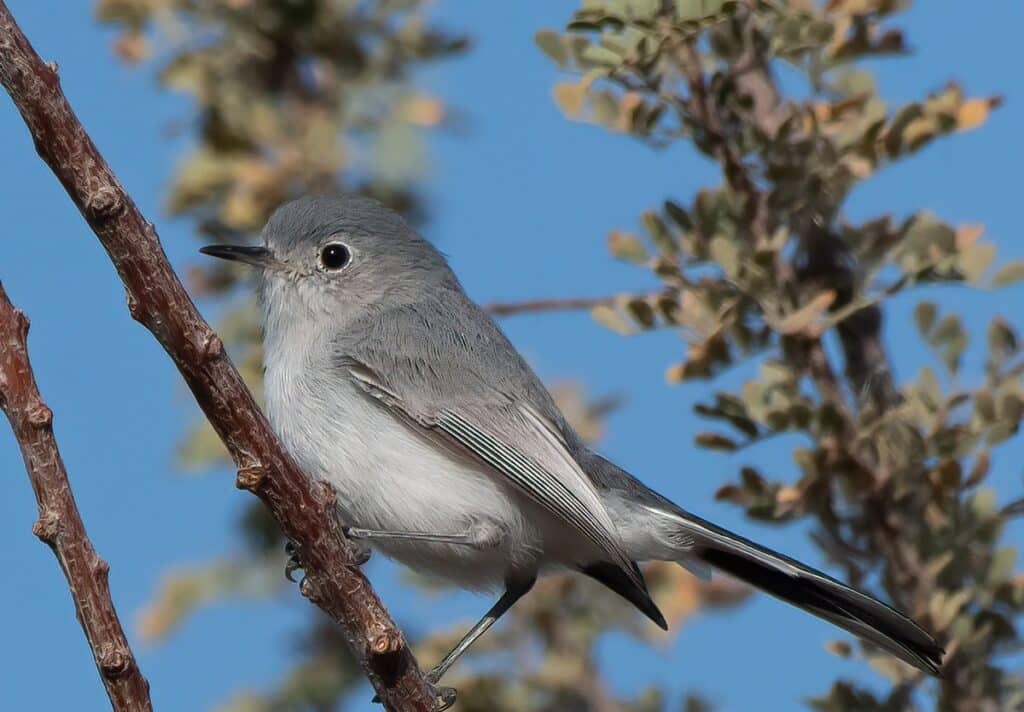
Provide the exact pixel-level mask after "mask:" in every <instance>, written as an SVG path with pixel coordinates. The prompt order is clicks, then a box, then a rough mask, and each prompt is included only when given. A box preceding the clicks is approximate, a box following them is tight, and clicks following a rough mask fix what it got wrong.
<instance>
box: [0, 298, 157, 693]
mask: <svg viewBox="0 0 1024 712" xmlns="http://www.w3.org/2000/svg"><path fill="white" fill-rule="evenodd" d="M27 335H28V319H26V318H25V316H24V315H23V314H22V313H21V312H20V311H18V310H17V309H15V308H14V306H13V305H12V304H11V303H10V301H9V300H8V299H7V294H6V293H5V292H4V288H3V285H2V284H0V408H3V411H4V413H6V414H7V419H8V420H9V421H10V422H11V429H12V430H13V431H14V437H15V438H16V439H17V440H18V445H19V447H20V448H21V455H22V457H23V458H24V459H25V470H26V471H27V472H28V479H29V481H30V482H31V483H32V491H33V492H35V495H36V503H37V504H38V505H39V520H38V521H36V523H35V524H33V525H32V533H33V534H35V535H36V536H37V537H39V538H40V539H41V540H42V541H43V542H45V543H46V544H47V545H49V547H50V549H52V550H53V553H54V556H56V557H57V562H58V563H59V564H60V568H61V571H63V572H64V578H66V579H67V582H68V588H69V589H70V590H71V599H72V600H73V601H74V603H75V613H76V615H77V616H78V621H79V623H81V624H82V630H84V631H85V637H86V640H88V641H89V647H90V648H91V649H92V657H93V660H95V662H96V668H97V669H98V670H99V673H100V679H101V680H102V681H103V685H104V687H106V688H107V696H108V697H110V704H111V705H112V706H113V708H114V710H115V712H150V711H151V710H152V709H153V705H152V704H151V703H150V700H149V683H148V682H146V678H144V677H143V676H142V672H141V671H140V670H139V666H138V664H137V663H136V662H135V656H134V655H133V654H132V650H131V648H130V647H129V645H128V639H127V638H126V637H125V634H124V630H123V629H122V628H121V622H120V621H119V620H118V618H117V611H116V610H115V609H114V603H113V601H111V599H110V586H109V583H108V581H107V574H108V572H109V571H110V566H108V565H107V562H106V561H104V560H103V559H101V558H100V557H99V555H98V554H97V553H96V550H95V549H94V548H93V546H92V542H90V541H89V536H88V535H87V534H86V532H85V525H84V524H82V518H81V516H80V515H79V513H78V507H77V506H76V505H75V497H74V495H73V494H72V492H71V484H70V483H69V482H68V475H67V471H66V470H65V469H64V462H63V461H62V460H61V457H60V452H59V451H58V449H57V440H56V439H55V438H54V436H53V427H52V423H53V413H52V412H51V411H50V409H49V408H48V407H46V404H45V403H43V398H42V396H40V395H39V388H38V387H37V385H36V379H35V376H34V375H33V374H32V365H31V364H30V363H29V360H28V347H27V345H26V336H27Z"/></svg>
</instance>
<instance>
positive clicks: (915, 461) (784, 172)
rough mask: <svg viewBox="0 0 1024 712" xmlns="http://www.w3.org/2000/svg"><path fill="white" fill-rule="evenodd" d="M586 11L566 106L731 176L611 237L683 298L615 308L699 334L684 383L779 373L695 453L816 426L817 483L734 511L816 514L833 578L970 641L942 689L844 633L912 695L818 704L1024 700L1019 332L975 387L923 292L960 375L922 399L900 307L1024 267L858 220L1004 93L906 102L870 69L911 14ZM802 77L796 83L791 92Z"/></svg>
mask: <svg viewBox="0 0 1024 712" xmlns="http://www.w3.org/2000/svg"><path fill="white" fill-rule="evenodd" d="M582 5H583V6H582V9H580V10H578V11H577V12H575V13H574V14H573V16H572V18H571V19H570V21H569V22H568V24H567V26H566V28H565V29H564V30H563V31H554V30H542V31H540V32H538V33H537V35H536V42H537V44H538V46H539V47H540V49H541V50H542V51H543V52H545V53H546V54H547V55H548V56H549V57H550V58H551V59H552V60H554V61H555V62H556V63H557V64H558V66H559V67H560V68H561V69H562V70H564V71H565V72H566V73H567V74H568V75H569V78H568V79H567V80H565V81H562V82H560V83H558V84H557V85H556V86H555V88H554V100H555V102H556V103H557V104H558V106H559V107H560V108H561V109H562V111H563V112H564V113H565V114H566V115H567V116H568V117H570V118H572V119H577V120H582V121H588V122H593V123H596V124H599V125H602V126H604V127H606V128H607V129H609V130H610V131H614V132H620V133H628V134H630V135H632V136H635V137H636V138H638V139H639V140H641V141H643V142H645V143H648V144H651V145H654V146H666V145H669V144H671V143H673V142H676V141H680V140H682V141H687V142H689V143H690V144H691V145H692V146H693V147H694V148H696V150H697V151H699V152H700V153H701V154H703V155H704V156H706V157H707V158H708V159H710V160H711V161H713V162H714V164H716V165H717V166H718V167H719V168H720V170H721V174H722V177H723V182H722V183H721V184H720V185H717V186H713V187H708V188H705V189H702V190H700V191H699V192H698V193H697V194H696V195H695V196H693V197H692V198H691V199H690V200H689V201H684V200H665V201H663V202H661V203H660V204H659V205H657V206H655V207H653V208H652V209H650V210H648V211H646V212H645V213H644V214H643V215H641V216H640V220H639V222H640V226H641V228H642V229H641V230H640V231H638V232H637V233H633V232H629V231H624V230H613V231H611V232H610V233H609V235H608V247H609V249H610V251H611V252H612V254H613V255H614V256H616V257H618V258H620V259H622V260H626V261H629V262H632V263H635V264H637V265H641V266H645V267H646V268H648V269H650V270H651V272H652V273H653V274H654V275H655V276H656V277H657V279H658V280H659V281H660V283H661V285H662V287H661V289H659V290H658V291H656V292H655V293H652V294H642V295H633V296H628V295H627V296H622V297H619V298H617V299H616V300H615V301H614V302H613V303H611V304H603V305H601V306H599V307H598V308H596V309H595V310H594V318H595V319H597V320H598V321H600V322H601V323H603V324H605V325H607V326H609V327H611V328H614V329H616V330H617V331H620V332H623V333H635V332H640V331H645V330H651V329H658V328H672V329H676V330H678V331H679V332H680V333H681V335H682V336H683V338H684V339H685V342H686V352H685V355H684V356H683V358H682V359H681V360H680V362H679V363H676V364H674V365H672V366H670V367H669V368H668V370H667V378H668V380H669V381H670V382H673V383H676V382H684V381H685V382H689V381H694V380H698V379H713V378H714V377H715V376H717V375H719V374H720V373H722V372H723V371H724V370H726V369H729V368H732V367H734V366H736V365H741V364H745V365H746V367H747V368H748V369H750V370H756V375H755V376H754V377H753V378H750V379H749V380H747V381H746V382H745V383H743V384H742V387H739V388H736V389H733V390H720V391H717V392H714V393H713V394H712V395H711V397H710V398H709V399H708V400H707V402H704V403H701V404H699V405H698V406H697V408H696V410H697V412H698V414H700V415H701V416H703V417H705V418H707V419H709V420H710V421H711V422H712V423H713V424H714V425H715V426H716V427H715V429H714V430H711V431H709V432H705V433H700V434H698V435H697V436H696V443H697V445H699V446H701V447H705V448H710V449H713V450H721V451H726V452H730V453H735V452H737V451H742V450H743V449H744V448H747V447H751V446H754V445H756V444H757V443H758V442H760V441H762V440H764V439H765V438H769V437H773V436H776V435H791V436H794V437H796V438H797V439H798V440H799V441H800V442H801V445H800V446H799V447H797V448H795V449H794V451H793V461H794V464H795V475H794V477H792V478H790V479H788V480H776V479H773V478H769V477H767V476H766V475H765V474H763V473H761V472H760V471H759V470H758V469H757V468H756V467H755V466H746V467H743V468H742V470H741V472H740V476H739V478H738V479H737V480H736V481H735V482H731V483H728V484H725V485H724V486H722V487H721V488H720V489H719V491H718V497H719V498H720V499H722V500H726V501H729V502H732V503H735V504H736V505H738V506H740V507H743V508H744V509H745V511H746V512H747V514H748V515H749V516H751V517H754V518H756V519H759V520H763V521H768V522H777V523H782V522H787V521H791V520H795V519H801V518H803V519H809V520H810V521H811V522H812V523H813V526H814V530H813V537H814V540H815V542H816V543H817V544H818V545H819V546H820V548H821V550H822V552H823V554H824V555H825V557H826V558H827V560H828V561H829V562H830V563H831V564H833V565H834V566H838V567H840V569H841V570H842V571H843V572H844V574H845V577H846V578H847V579H848V580H850V581H851V582H852V583H853V584H854V585H858V586H861V587H865V588H869V589H870V588H874V589H876V592H877V593H879V594H880V595H882V596H883V597H884V598H887V599H889V600H891V601H892V602H893V603H894V604H895V605H896V607H898V608H900V609H901V610H904V611H906V612H908V613H909V614H910V615H912V616H913V617H914V618H915V619H917V620H918V621H920V622H921V623H922V624H923V625H924V626H925V627H926V628H928V629H929V630H931V631H932V632H934V633H935V634H937V636H938V637H939V638H940V640H941V641H942V642H943V643H944V644H945V645H946V647H947V649H948V652H949V656H948V662H947V664H946V666H945V669H944V677H943V679H942V680H941V681H939V682H938V683H931V682H930V681H928V680H926V679H922V676H921V675H920V674H919V673H917V672H915V671H913V670H911V669H910V668H909V667H907V666H905V665H903V664H902V663H899V662H897V661H896V660H894V659H893V658H891V657H890V656H888V655H886V654H884V653H881V652H880V651H877V650H874V649H870V648H869V647H867V646H860V647H858V648H854V647H853V645H851V643H850V642H848V641H837V642H835V643H832V644H830V645H829V649H830V650H831V651H832V652H834V653H835V654H837V655H841V656H844V657H849V656H854V655H857V656H859V657H862V658H864V659H866V660H867V661H868V662H869V663H870V665H871V666H872V667H873V668H874V669H875V670H876V671H877V672H878V673H880V674H881V675H883V676H884V677H885V678H886V679H887V680H888V681H889V682H890V683H891V688H890V689H889V690H888V691H886V692H884V693H878V692H877V690H875V691H872V690H869V689H864V688H861V687H860V686H859V685H855V684H853V683H850V682H846V681H840V682H837V683H836V684H835V685H834V686H833V687H832V688H831V689H830V690H828V691H827V692H825V693H824V694H823V695H821V696H820V697H817V698H815V699H814V700H812V701H811V705H812V706H813V707H814V708H816V709H821V710H835V711H840V710H843V711H845V710H879V711H881V710H887V711H894V710H912V709H917V708H918V704H920V701H921V697H920V696H915V693H914V691H915V689H916V688H917V687H919V686H921V687H925V688H927V689H928V690H929V691H930V692H933V693H934V695H935V697H936V705H937V707H938V708H939V709H942V710H1009V709H1022V708H1024V681H1022V680H1021V678H1020V677H1019V676H1016V675H1014V674H1012V673H1011V672H1010V671H1008V670H1007V669H1006V668H1005V663H1004V661H1005V660H1006V657H1005V656H1006V655H1007V654H1010V653H1013V652H1016V651H1019V650H1020V647H1021V641H1020V636H1019V634H1018V632H1017V624H1018V621H1019V616H1020V614H1021V612H1022V610H1024V575H1022V574H1021V573H1019V572H1018V573H1015V564H1016V556H1017V550H1016V547H1015V546H1012V545H1009V546H1007V545H1006V544H1005V542H1004V540H1003V536H1002V532H1003V528H1004V526H1005V524H1006V522H1007V521H1008V520H1009V519H1010V518H1011V517H1014V516H1017V515H1020V514H1022V513H1024V501H1022V500H1014V501H1010V502H1007V503H1004V504H1000V503H999V502H998V499H999V498H998V497H997V494H996V492H994V491H993V489H992V488H991V487H989V486H986V478H987V476H988V473H989V470H990V462H991V459H992V457H993V449H994V448H995V447H996V446H997V445H998V444H999V443H1000V442H1002V441H1004V440H1006V439H1007V438H1009V437H1011V436H1013V435H1014V434H1016V433H1017V431H1018V429H1019V426H1020V420H1021V416H1022V414H1024V384H1022V382H1021V373H1022V371H1024V353H1022V349H1021V344H1020V340H1019V337H1018V334H1017V332H1016V330H1015V329H1014V327H1013V326H1012V325H1011V324H1010V323H1009V322H1008V321H1006V320H1004V319H1001V318H996V319H995V320H993V321H992V323H991V324H990V325H989V326H988V330H987V344H986V346H987V354H988V355H987V359H986V362H985V366H984V371H983V373H981V374H965V373H963V372H962V371H961V365H962V361H963V355H964V352H965V351H966V349H967V347H968V342H969V336H968V332H967V330H966V328H965V325H964V324H963V323H962V321H961V319H960V318H959V317H958V316H957V315H956V313H954V312H944V311H943V310H942V309H941V308H940V306H939V305H937V304H935V303H934V302H931V301H921V302H920V303H919V304H918V306H917V308H916V310H915V314H914V315H915V320H916V323H917V328H918V331H919V336H920V338H921V340H922V341H923V342H924V343H926V344H927V345H928V346H929V347H930V348H931V349H932V351H933V352H934V355H935V362H936V366H931V365H924V366H922V367H921V368H920V371H919V372H918V374H917V377H916V378H915V379H913V380H911V381H909V382H907V383H904V384H899V385H897V384H896V383H895V382H894V380H893V376H892V373H891V371H890V367H889V358H888V354H887V351H886V345H885V343H884V341H883V338H882V318H883V311H882V307H883V306H884V304H885V303H886V301H887V300H888V299H890V298H891V297H893V296H895V295H897V294H901V293H904V292H906V291H908V290H910V289H912V288H915V287H920V286H924V285H934V284H958V285H964V286H972V287H980V288H991V287H998V286H1002V285H1005V284H1009V283H1012V282H1016V281H1019V280H1021V279H1024V265H1022V264H1021V263H1019V262H1011V263H1004V264H1003V265H1001V266H999V267H993V260H994V257H995V248H994V245H992V243H990V242H986V241H984V240H982V239H981V236H982V233H983V229H982V227H981V226H979V225H960V226H955V225H950V224H948V223H947V222H945V221H944V220H942V219H941V218H940V217H939V216H936V215H933V214H930V213H927V212H920V213H916V214H913V215H910V216H907V217H905V218H899V219H898V218H894V217H892V216H890V215H880V216H878V217H876V218H873V219H870V220H867V221H863V222H852V221H850V220H848V219H847V218H845V217H844V215H843V205H844V202H845V200H846V198H847V196H848V195H849V194H850V192H851V190H852V189H853V188H854V187H855V186H856V185H857V184H858V183H859V182H861V181H863V180H865V179H867V178H869V177H871V176H872V175H873V174H874V173H875V172H876V171H878V170H879V169H881V168H883V167H884V166H886V165H888V164H890V163H893V162H895V161H900V160H903V159H906V158H908V157H910V156H912V155H913V154H914V153H915V152H917V151H919V150H921V149H922V148H924V147H925V146H927V145H928V144H929V143H930V142H931V141H934V140H938V139H940V138H943V137H945V136H949V135H951V134H954V133H956V132H958V131H964V130H968V129H973V128H976V127H978V126H979V125H981V124H983V123H984V122H985V120H986V118H987V116H988V114H989V112H990V111H992V110H993V109H994V108H995V107H997V106H998V105H999V102H1000V100H999V98H998V97H971V96H969V95H967V94H966V93H965V92H964V90H963V89H962V88H961V87H960V86H958V85H956V84H954V83H950V84H947V85H946V86H943V87H939V88H938V89H936V90H935V91H934V92H933V93H931V94H930V95H929V96H927V97H925V98H923V99H920V100H917V101H912V102H908V103H906V104H902V105H897V106H890V105H888V104H887V103H886V102H885V101H884V100H883V99H882V98H881V97H880V96H879V94H878V92H877V90H876V87H875V79H874V76H873V75H872V74H871V73H870V72H869V71H868V70H867V69H866V68H865V65H864V60H866V59H869V58H872V57H877V56H885V55H900V54H905V53H907V52H908V48H907V45H906V42H905V39H904V34H903V31H902V30H901V29H899V28H898V27H896V26H894V25H893V24H892V22H893V21H894V20H895V19H896V15H897V14H898V13H899V12H900V11H901V10H903V9H905V7H906V6H907V5H908V2H901V1H900V0H895V1H894V0H828V1H827V2H811V1H810V0H804V1H800V0H791V1H790V2H784V1H781V0H773V1H754V0H750V1H748V2H742V3H741V2H723V1H721V0H679V1H678V2H675V3H671V2H661V1H659V0H606V1H601V0H585V1H584V2H583V3H582ZM782 72H785V73H786V76H787V78H794V81H793V82H787V87H788V86H794V87H797V88H796V89H793V90H790V93H789V94H788V95H787V94H786V93H784V92H783V88H782V86H781V85H780V83H779V82H778V81H777V79H776V77H777V75H779V74H781V73H782ZM796 78H801V79H802V81H800V82H797V81H796ZM750 361H754V362H755V363H756V369H755V368H754V367H752V366H751V365H750V363H749V362H750ZM840 363H841V364H842V370H841V371H840V368H839V366H838V364H840ZM965 381H968V382H970V383H973V384H974V385H965Z"/></svg>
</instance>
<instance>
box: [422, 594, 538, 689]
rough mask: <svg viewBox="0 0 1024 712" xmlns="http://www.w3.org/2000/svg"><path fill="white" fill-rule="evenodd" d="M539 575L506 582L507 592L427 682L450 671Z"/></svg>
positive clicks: (429, 673)
mask: <svg viewBox="0 0 1024 712" xmlns="http://www.w3.org/2000/svg"><path fill="white" fill-rule="evenodd" d="M536 580H537V577H536V576H533V577H530V578H529V579H525V580H522V579H521V580H518V581H515V580H510V581H506V582H505V593H503V594H502V595H501V598H499V599H498V602H497V603H495V604H494V605H493V606H491V608H490V610H489V611H487V613H485V614H484V617H483V618H481V619H480V620H479V621H478V622H477V624H476V625H474V626H473V627H472V628H470V629H469V632H468V633H466V635H464V636H463V637H462V640H460V641H459V642H458V643H457V644H456V645H455V647H454V648H452V649H451V651H450V652H449V653H448V654H447V655H445V656H444V658H442V659H441V662H439V663H438V664H437V665H436V666H434V668H433V669H432V670H431V671H430V672H428V673H427V682H429V683H431V684H435V683H437V681H438V680H440V679H441V677H442V676H443V675H444V674H445V673H446V672H448V669H449V668H450V667H451V666H452V665H454V664H455V662H456V661H457V660H458V659H459V658H460V657H462V654H463V653H465V652H466V650H468V649H469V646H471V645H472V644H473V643H475V642H476V640H477V638H479V637H480V636H481V635H483V634H484V633H486V632H487V629H488V628H490V627H491V626H492V625H494V623H495V621H497V620H498V619H499V618H501V617H502V616H503V615H505V613H506V612H508V609H510V608H511V607H512V606H513V604H515V602H516V601H518V600H519V599H520V598H522V597H523V596H525V595H526V594H527V593H528V592H529V591H530V589H531V588H533V584H534V582H536Z"/></svg>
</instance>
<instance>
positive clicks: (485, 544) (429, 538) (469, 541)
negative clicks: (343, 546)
mask: <svg viewBox="0 0 1024 712" xmlns="http://www.w3.org/2000/svg"><path fill="white" fill-rule="evenodd" d="M344 531H345V536H347V537H349V538H350V539H371V540H373V539H402V540H405V541H426V542H431V543H434V544H458V545H463V546H471V547H473V548H475V549H490V548H492V547H495V546H497V545H498V544H499V543H500V542H501V539H502V537H503V534H504V532H503V531H502V529H501V527H499V526H497V525H494V524H490V523H487V522H473V523H472V524H471V525H470V526H469V528H468V529H466V531H464V532H461V533H459V534H435V533H433V532H403V531H394V530H389V529H363V528H362V527H345V530H344Z"/></svg>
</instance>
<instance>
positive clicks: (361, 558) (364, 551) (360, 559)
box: [341, 527, 373, 568]
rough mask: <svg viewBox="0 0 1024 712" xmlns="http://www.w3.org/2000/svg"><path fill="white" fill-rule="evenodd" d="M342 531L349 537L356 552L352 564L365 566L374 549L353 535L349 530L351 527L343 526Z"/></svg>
mask: <svg viewBox="0 0 1024 712" xmlns="http://www.w3.org/2000/svg"><path fill="white" fill-rule="evenodd" d="M341 533H342V534H344V535H345V538H346V539H348V543H349V544H350V545H351V546H352V550H353V551H354V552H355V559H354V560H353V561H352V566H355V567H357V568H358V567H360V566H364V565H365V564H366V562H367V561H369V560H370V557H371V556H372V555H373V549H372V548H370V547H369V546H367V545H366V544H364V543H363V542H361V541H360V540H359V539H358V538H357V537H355V536H352V534H351V533H350V532H349V527H342V528H341Z"/></svg>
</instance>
